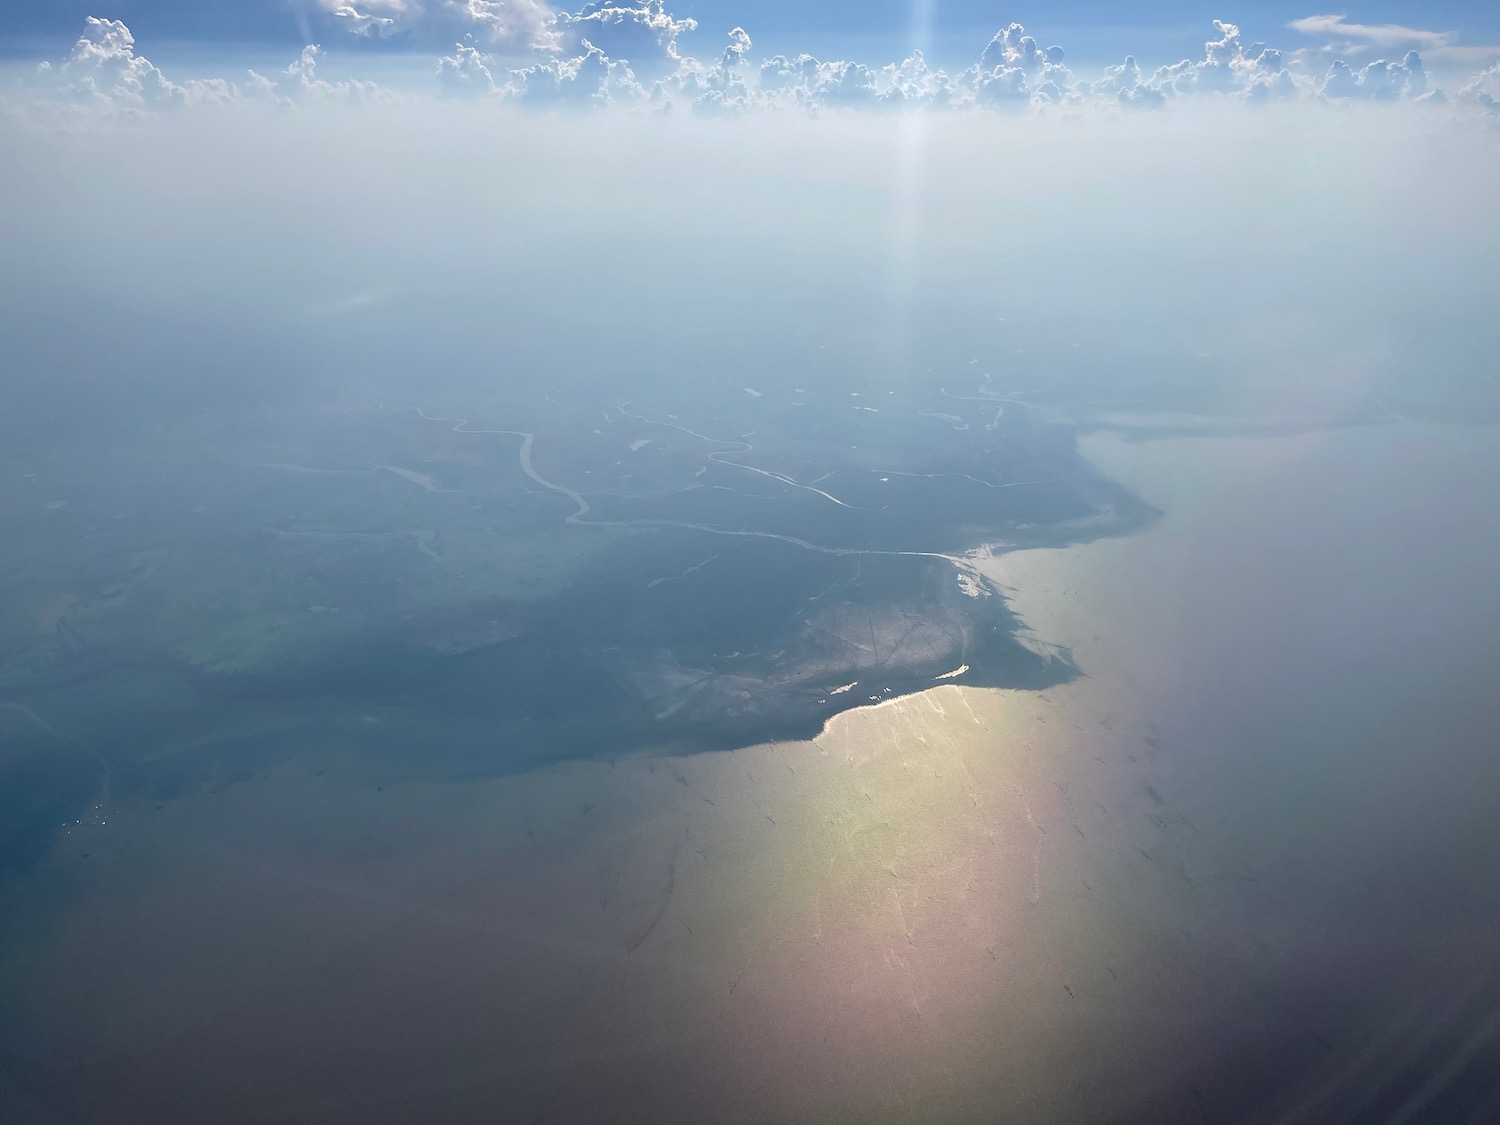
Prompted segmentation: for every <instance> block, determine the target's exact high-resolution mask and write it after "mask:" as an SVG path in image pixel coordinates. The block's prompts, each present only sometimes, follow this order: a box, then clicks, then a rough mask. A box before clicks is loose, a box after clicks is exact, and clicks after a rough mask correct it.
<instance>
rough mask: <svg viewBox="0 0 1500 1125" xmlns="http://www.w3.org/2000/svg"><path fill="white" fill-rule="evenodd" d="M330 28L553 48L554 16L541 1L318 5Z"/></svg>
mask: <svg viewBox="0 0 1500 1125" xmlns="http://www.w3.org/2000/svg"><path fill="white" fill-rule="evenodd" d="M317 5H318V11H319V13H320V14H321V16H322V17H323V19H324V20H326V21H327V22H328V23H329V24H330V25H331V26H332V28H334V29H336V30H339V31H342V32H346V33H348V34H350V35H354V36H358V37H362V38H367V39H373V38H378V39H411V40H414V41H418V42H432V41H437V42H442V41H444V40H447V41H450V42H451V41H453V40H455V39H457V40H462V39H463V38H464V37H465V36H474V37H475V38H477V39H480V40H482V41H484V42H486V43H489V44H503V45H507V46H519V47H535V48H538V49H543V50H547V49H551V48H552V47H554V46H556V42H557V40H556V32H555V29H554V24H555V22H556V20H557V13H556V12H555V11H553V10H552V8H551V7H549V6H548V5H547V3H546V2H545V0H317Z"/></svg>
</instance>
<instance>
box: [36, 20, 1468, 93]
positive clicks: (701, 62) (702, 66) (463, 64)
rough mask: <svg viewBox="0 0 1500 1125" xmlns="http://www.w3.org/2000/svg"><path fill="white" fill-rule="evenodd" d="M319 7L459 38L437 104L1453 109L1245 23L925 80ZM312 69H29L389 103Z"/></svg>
mask: <svg viewBox="0 0 1500 1125" xmlns="http://www.w3.org/2000/svg"><path fill="white" fill-rule="evenodd" d="M316 2H317V3H318V4H319V5H320V9H321V10H322V11H323V12H324V14H325V15H326V16H327V17H328V18H330V19H332V20H335V21H340V22H342V23H343V24H345V25H347V27H348V29H349V30H351V31H355V32H357V33H359V34H362V35H367V36H378V37H392V36H400V35H403V34H407V32H408V31H410V30H411V29H414V28H416V29H420V28H426V29H429V30H430V29H431V28H432V27H434V26H442V27H445V28H448V29H450V30H451V29H453V28H465V29H467V30H465V31H463V33H462V34H459V35H457V36H455V37H453V38H450V39H449V40H448V42H450V43H454V44H455V45H454V46H453V48H452V52H451V53H443V54H442V55H441V56H440V57H438V58H437V59H436V65H435V69H434V71H433V73H434V74H435V78H436V83H435V87H436V92H437V93H438V94H440V95H441V96H443V97H445V98H460V97H465V98H474V97H480V98H490V97H494V98H497V99H510V100H514V101H516V102H518V103H520V104H523V105H530V106H543V105H545V106H553V107H563V106H573V107H577V108H586V109H597V108H602V107H606V106H612V107H616V108H629V107H634V108H635V109H636V110H638V111H640V112H647V111H652V110H656V111H668V110H671V111H674V112H680V111H681V110H684V109H685V110H687V111H689V112H692V113H700V114H706V115H717V116H725V115H738V114H743V113H747V112H750V111H753V110H757V109H774V110H786V109H796V110H801V111H806V112H818V111H822V110H841V111H848V110H884V111H909V110H928V109H931V110H937V109H942V110H954V111H965V110H968V111H973V112H985V111H991V112H993V111H1008V112H1023V111H1046V110H1047V109H1048V107H1060V108H1063V109H1066V110H1068V111H1072V112H1076V111H1079V110H1082V109H1085V108H1088V107H1094V108H1105V109H1110V108H1113V109H1126V110H1147V109H1149V110H1164V109H1169V108H1170V107H1171V106H1172V105H1173V104H1174V103H1180V102H1184V101H1186V100H1194V99H1198V100H1201V99H1210V100H1220V101H1238V102H1242V103H1245V104H1256V103H1264V102H1270V101H1274V100H1295V99H1302V100H1306V101H1328V102H1347V101H1351V100H1356V99H1358V100H1363V101H1373V102H1393V101H1414V100H1422V101H1426V102H1430V103H1436V102H1440V101H1442V100H1443V94H1442V92H1441V91H1440V90H1437V89H1434V88H1433V87H1432V85H1431V83H1430V81H1429V77H1428V74H1427V70H1426V67H1425V66H1424V63H1423V58H1422V55H1421V54H1420V53H1419V51H1418V50H1417V49H1416V48H1415V47H1413V48H1411V49H1408V50H1406V51H1405V52H1404V53H1403V54H1402V55H1401V56H1400V58H1399V60H1398V61H1389V60H1387V59H1373V60H1372V59H1371V58H1370V54H1369V53H1365V54H1363V55H1358V56H1356V55H1355V54H1349V53H1336V52H1330V53H1332V54H1333V55H1334V57H1333V60H1332V65H1331V66H1330V59H1329V55H1328V54H1324V55H1321V56H1304V55H1300V54H1298V53H1292V54H1283V52H1282V51H1280V50H1278V49H1277V48H1275V47H1271V46H1267V45H1266V44H1264V43H1258V42H1254V43H1252V42H1246V41H1245V39H1244V37H1243V36H1242V35H1241V32H1240V29H1239V27H1238V26H1237V25H1235V24H1232V23H1229V22H1227V21H1224V20H1215V21H1214V22H1213V27H1214V35H1213V37H1211V38H1209V39H1208V40H1207V41H1206V42H1205V44H1204V49H1203V53H1202V55H1201V56H1200V57H1198V58H1196V59H1183V60H1181V61H1179V62H1175V63H1170V64H1168V65H1165V66H1159V67H1157V68H1155V69H1154V70H1148V69H1147V68H1146V67H1143V66H1142V65H1141V63H1140V62H1139V60H1138V57H1137V56H1135V55H1129V56H1126V58H1125V59H1124V61H1123V62H1121V63H1118V64H1116V65H1113V66H1109V67H1106V68H1105V69H1104V70H1103V72H1102V73H1097V72H1096V75H1095V76H1092V77H1089V76H1077V75H1075V74H1074V73H1073V72H1072V71H1071V70H1070V69H1069V67H1068V65H1067V63H1066V61H1065V54H1064V51H1063V48H1062V47H1060V46H1056V45H1048V46H1043V45H1042V43H1040V42H1038V41H1037V40H1036V39H1035V38H1034V37H1033V36H1031V35H1029V34H1027V32H1026V29H1025V28H1024V27H1023V26H1022V25H1020V24H1018V23H1011V24H1008V25H1005V26H1003V27H1002V28H1000V30H998V31H997V32H996V33H995V34H994V35H993V36H992V37H991V38H990V39H989V40H988V41H987V42H981V43H979V44H976V52H975V57H974V61H973V62H971V63H969V64H968V65H966V66H963V65H961V66H960V67H959V68H958V69H955V70H951V71H950V70H945V69H943V68H938V67H933V66H932V65H930V64H929V63H928V61H927V59H926V58H924V57H923V55H922V54H921V53H920V52H913V53H912V54H911V55H910V56H908V57H907V58H904V59H902V60H900V61H899V62H886V63H873V62H869V61H865V60H857V59H848V58H818V57H816V56H814V55H811V54H807V53H802V54H796V55H787V54H776V55H772V56H770V57H769V58H763V59H757V58H756V56H755V55H754V53H753V52H754V44H753V41H752V39H751V36H750V34H749V32H748V31H746V30H745V29H744V28H743V27H739V26H735V27H733V28H731V29H730V30H729V31H728V32H727V33H725V35H724V38H721V39H719V41H718V44H719V45H718V46H712V45H708V46H707V48H706V54H705V57H704V58H702V59H700V58H697V57H694V56H693V55H692V54H691V53H689V51H688V49H687V44H688V38H687V37H688V35H689V33H692V32H694V31H696V30H697V28H698V24H697V21H696V20H694V19H691V18H687V17H679V16H676V15H674V14H673V13H672V12H671V11H669V10H668V8H667V7H666V0H589V2H588V3H586V4H584V5H583V6H582V7H581V8H579V9H578V10H577V11H573V12H556V11H554V10H553V9H552V8H550V7H548V5H547V4H546V3H545V0H316ZM1292 26H1293V27H1294V28H1295V29H1296V30H1299V31H1305V32H1308V33H1318V34H1338V35H1342V36H1343V37H1344V38H1345V39H1346V40H1348V41H1358V42H1360V43H1363V44H1365V45H1366V46H1368V45H1369V44H1372V43H1377V42H1386V41H1396V40H1398V39H1403V38H1404V39H1405V40H1415V41H1419V42H1431V43H1438V44H1446V43H1449V41H1450V37H1449V36H1448V35H1447V33H1442V32H1420V31H1417V30H1414V29H1411V28H1405V27H1400V26H1398V25H1364V24H1355V23H1350V22H1349V21H1348V20H1346V19H1344V18H1343V17H1341V16H1309V17H1306V18H1304V19H1302V20H1297V21H1294V23H1293V25H1292ZM502 45H503V47H502ZM523 48H529V49H530V50H532V51H533V52H534V55H533V57H534V58H536V59H537V61H535V62H534V63H532V64H531V65H529V66H520V67H516V66H515V61H514V60H515V56H516V52H517V51H518V50H520V49H523ZM1440 49H1444V48H1440ZM319 60H320V51H319V48H317V47H315V46H313V47H308V48H306V49H305V50H304V51H303V52H302V54H301V55H300V56H299V57H298V58H297V59H296V60H295V61H294V62H293V63H292V64H291V65H290V66H289V67H287V69H286V70H285V71H283V72H280V73H277V74H275V75H272V76H269V77H267V76H265V75H261V74H257V73H254V72H251V74H250V76H249V78H248V79H246V80H241V81H239V82H238V83H236V82H229V81H224V80H218V81H213V82H184V83H177V82H174V81H172V80H171V79H169V78H168V77H167V76H166V75H164V74H163V73H162V72H161V71H160V70H159V69H158V68H157V67H155V66H154V65H152V64H151V63H150V62H149V61H148V60H147V59H145V58H143V57H141V56H140V55H138V54H137V53H136V44H135V40H134V37H133V36H132V35H131V33H130V31H129V29H128V28H127V27H126V26H125V25H124V24H123V23H120V22H118V21H111V20H102V19H90V20H89V21H88V22H87V24H86V26H85V29H84V34H83V36H82V37H81V38H80V39H79V40H78V42H77V44H76V45H75V46H74V48H73V50H72V51H71V52H70V54H69V55H68V57H67V58H65V59H63V60H61V61H59V62H57V63H56V64H43V65H42V66H41V68H40V69H39V70H38V71H37V72H36V73H37V76H38V79H39V80H40V86H41V87H42V88H43V89H45V90H46V91H48V92H49V94H50V96H51V97H53V98H54V99H56V100H58V101H68V102H71V103H73V104H92V105H96V106H100V107H107V108H111V109H116V110H119V109H129V110H133V111H140V112H144V111H146V110H149V109H152V108H164V107H169V106H175V105H184V104H188V103H190V102H202V101H212V100H231V99H235V98H241V97H258V98H267V99H272V100H275V101H278V102H282V103H296V102H301V101H306V100H309V99H316V98H324V99H326V98H357V99H366V98H369V97H372V96H374V95H375V94H377V93H378V92H379V91H378V88H377V87H376V86H375V85H374V84H372V83H369V82H362V81H357V80H345V81H339V82H332V81H328V80H326V79H323V78H321V77H320V76H319V75H318V73H317V67H318V63H319ZM1361 64H1363V65H1361ZM1492 70H1493V68H1492ZM1486 81H1488V80H1485V81H1481V80H1480V79H1475V81H1474V83H1472V84H1471V85H1472V89H1470V88H1469V87H1465V88H1464V90H1465V92H1464V93H1462V94H1461V95H1460V96H1459V97H1458V98H1456V99H1455V102H1456V103H1457V104H1458V105H1459V106H1470V107H1479V108H1480V109H1483V110H1484V111H1485V112H1489V111H1490V110H1491V108H1492V106H1493V105H1494V99H1495V97H1496V93H1495V92H1494V91H1493V90H1491V89H1490V88H1489V86H1488V85H1486ZM1486 99H1489V100H1486Z"/></svg>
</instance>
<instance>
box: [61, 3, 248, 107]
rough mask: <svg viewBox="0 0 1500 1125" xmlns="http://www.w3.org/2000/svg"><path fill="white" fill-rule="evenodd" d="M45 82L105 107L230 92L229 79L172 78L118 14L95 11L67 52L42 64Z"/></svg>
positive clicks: (172, 101)
mask: <svg viewBox="0 0 1500 1125" xmlns="http://www.w3.org/2000/svg"><path fill="white" fill-rule="evenodd" d="M38 76H39V77H40V78H41V79H42V81H43V85H44V86H48V87H50V88H51V90H52V91H53V92H54V93H55V94H56V95H58V96H59V97H61V98H63V99H68V100H76V101H80V102H84V103H89V104H92V105H94V106H96V107H100V108H144V107H159V106H164V105H182V104H185V103H187V102H189V101H213V100H219V99H223V98H226V97H228V96H230V93H231V88H230V86H229V84H228V83H227V82H224V81H222V80H214V81H207V82H201V81H200V82H186V83H183V84H181V85H179V84H177V83H175V82H172V81H170V80H169V79H168V78H167V77H166V75H164V74H163V73H162V72H161V71H160V70H158V69H157V68H156V67H155V66H153V65H152V63H151V62H150V60H148V59H145V58H142V57H141V56H140V55H138V54H136V53H135V36H133V35H131V34H130V29H129V28H128V27H126V26H125V25H124V24H123V23H121V22H120V21H119V20H105V19H98V18H96V17H94V16H90V17H89V18H88V20H87V21H86V23H85V25H84V30H83V34H82V35H81V36H79V38H78V42H77V43H75V44H74V45H73V49H72V51H70V52H69V54H68V57H67V58H66V59H64V60H63V61H62V62H61V63H59V64H58V65H56V66H53V65H52V64H51V63H50V62H44V63H42V64H41V66H40V67H39V68H38Z"/></svg>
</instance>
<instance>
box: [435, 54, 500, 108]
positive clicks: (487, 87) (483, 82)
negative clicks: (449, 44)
mask: <svg viewBox="0 0 1500 1125" xmlns="http://www.w3.org/2000/svg"><path fill="white" fill-rule="evenodd" d="M437 79H438V85H439V86H440V87H441V88H442V90H443V93H445V94H447V95H448V96H449V97H470V98H472V97H485V96H488V95H490V94H493V93H495V92H496V86H495V76H494V75H493V74H491V73H490V68H489V67H488V66H486V65H485V62H484V56H483V55H481V54H480V53H479V49H478V48H477V47H474V46H473V45H471V44H464V43H458V44H455V45H454V48H453V54H452V55H444V56H443V57H442V58H440V59H438V65H437Z"/></svg>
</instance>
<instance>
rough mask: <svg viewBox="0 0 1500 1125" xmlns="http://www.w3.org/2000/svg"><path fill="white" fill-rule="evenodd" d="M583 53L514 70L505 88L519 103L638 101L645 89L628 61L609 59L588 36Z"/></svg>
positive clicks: (587, 104) (592, 104) (578, 104)
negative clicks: (636, 78)
mask: <svg viewBox="0 0 1500 1125" xmlns="http://www.w3.org/2000/svg"><path fill="white" fill-rule="evenodd" d="M583 47H584V53H583V54H581V55H579V56H577V57H576V58H571V59H553V60H551V61H549V62H544V63H538V64H537V65H535V66H530V67H526V68H525V69H524V70H518V71H515V72H514V73H513V74H512V81H511V83H510V85H509V87H508V88H507V89H508V92H509V93H510V94H511V95H512V96H513V97H515V98H517V99H518V100H519V101H520V102H521V103H522V104H525V105H534V106H575V107H580V108H586V107H592V108H596V109H598V108H603V107H605V106H608V105H612V104H614V103H615V102H617V101H622V100H630V101H639V100H641V99H643V98H644V96H645V91H644V90H642V88H641V86H640V84H639V83H638V82H637V81H636V80H635V74H634V73H633V72H632V71H631V69H630V67H629V65H627V64H626V63H623V62H616V61H614V60H612V59H610V58H609V57H608V56H607V55H605V53H604V52H603V51H601V50H600V49H599V48H598V47H596V46H594V45H593V44H592V43H590V42H589V41H588V40H584V42H583Z"/></svg>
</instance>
